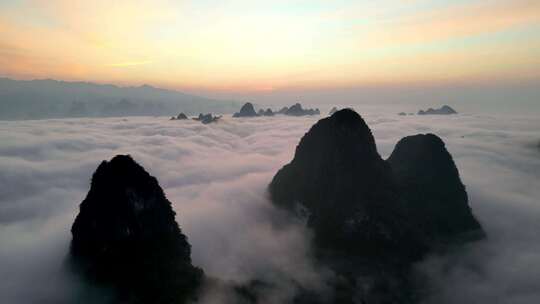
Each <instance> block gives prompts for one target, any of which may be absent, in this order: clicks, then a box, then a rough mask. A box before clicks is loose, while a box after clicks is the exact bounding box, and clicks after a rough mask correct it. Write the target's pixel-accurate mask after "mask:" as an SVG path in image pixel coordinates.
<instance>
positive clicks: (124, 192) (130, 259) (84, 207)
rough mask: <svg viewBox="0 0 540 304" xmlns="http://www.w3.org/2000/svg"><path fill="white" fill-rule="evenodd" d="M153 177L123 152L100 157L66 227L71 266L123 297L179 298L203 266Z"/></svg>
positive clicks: (185, 296)
mask: <svg viewBox="0 0 540 304" xmlns="http://www.w3.org/2000/svg"><path fill="white" fill-rule="evenodd" d="M174 218H175V212H174V211H173V210H172V208H171V203H170V202H169V201H168V200H167V198H166V197H165V194H164V193H163V190H162V189H161V187H160V186H159V184H158V181H157V180H156V178H155V177H153V176H151V175H150V174H148V172H146V171H145V170H144V168H143V167H141V166H140V165H139V164H137V163H136V162H135V161H134V160H133V159H132V158H131V157H130V156H128V155H118V156H115V157H114V158H113V159H112V160H111V161H109V162H107V161H103V162H102V163H101V164H100V165H99V167H98V168H97V170H96V171H95V173H94V175H93V176H92V182H91V187H90V191H89V192H88V194H87V196H86V198H85V199H84V200H83V202H82V203H81V205H80V212H79V214H78V215H77V217H76V219H75V222H74V223H73V227H72V229H71V232H72V235H73V239H72V241H71V248H70V258H71V261H72V264H73V265H74V268H75V270H76V271H77V272H79V273H80V274H81V275H82V276H83V277H84V278H86V279H87V280H88V281H89V282H91V283H93V284H97V285H98V286H103V287H106V288H110V289H111V290H113V291H114V292H115V294H116V295H117V296H118V298H119V300H120V301H121V302H122V303H173V302H174V303H183V302H187V301H188V300H189V299H193V297H194V296H195V291H196V290H197V288H198V286H199V284H200V282H201V280H202V278H203V272H202V270H200V269H199V268H196V267H194V266H193V265H192V264H191V256H190V254H191V253H190V252H191V247H190V245H189V243H188V241H187V238H186V236H185V235H184V234H183V233H182V231H181V230H180V228H179V226H178V224H177V223H176V221H175V219H174Z"/></svg>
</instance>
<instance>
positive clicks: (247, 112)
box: [233, 102, 258, 117]
mask: <svg viewBox="0 0 540 304" xmlns="http://www.w3.org/2000/svg"><path fill="white" fill-rule="evenodd" d="M255 116H258V115H257V112H255V108H254V107H253V104H252V103H251V102H246V103H245V104H244V105H243V106H242V108H240V112H236V113H234V114H233V117H255Z"/></svg>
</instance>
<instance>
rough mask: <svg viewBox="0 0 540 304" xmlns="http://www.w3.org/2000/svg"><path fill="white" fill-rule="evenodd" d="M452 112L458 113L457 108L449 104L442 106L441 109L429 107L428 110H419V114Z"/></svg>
mask: <svg viewBox="0 0 540 304" xmlns="http://www.w3.org/2000/svg"><path fill="white" fill-rule="evenodd" d="M450 114H457V112H456V110H454V109H452V108H451V107H450V106H448V105H444V106H442V107H440V108H439V109H433V108H429V109H427V110H425V111H424V110H420V111H418V115H450Z"/></svg>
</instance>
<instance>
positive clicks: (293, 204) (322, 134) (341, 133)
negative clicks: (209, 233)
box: [269, 109, 418, 259]
mask: <svg viewBox="0 0 540 304" xmlns="http://www.w3.org/2000/svg"><path fill="white" fill-rule="evenodd" d="M269 192H270V196H271V199H272V201H273V202H274V203H275V204H277V205H279V206H281V207H284V208H286V209H289V210H292V211H294V212H297V213H298V214H300V215H301V216H305V217H306V219H307V224H308V226H310V227H311V228H313V230H314V232H315V241H316V243H317V247H319V248H323V249H329V250H339V251H344V252H350V253H353V252H356V253H362V255H364V256H377V257H378V258H380V259H384V258H385V257H387V256H388V254H389V253H395V252H396V251H403V252H401V256H403V257H405V258H406V259H408V258H412V257H414V256H416V255H417V254H418V252H416V251H417V249H415V248H413V247H415V246H408V245H407V244H411V245H412V244H416V243H417V241H415V240H413V238H414V235H413V234H412V233H409V234H406V232H408V230H409V229H412V227H411V224H410V223H408V222H407V218H406V216H405V215H404V214H405V207H404V206H403V205H402V204H401V201H400V200H399V193H398V189H397V186H396V185H395V184H394V181H393V177H392V171H391V168H390V166H389V165H388V164H387V163H386V162H385V161H384V160H383V159H382V158H381V157H380V156H379V154H378V152H377V148H376V146H375V140H374V138H373V136H372V134H371V131H370V129H369V128H368V126H367V125H366V123H365V122H364V120H363V119H362V118H361V117H360V115H358V114H357V113H356V112H354V111H353V110H349V109H345V110H341V111H338V112H336V113H335V114H334V115H332V116H331V117H328V118H324V119H321V120H319V122H317V123H316V124H315V125H314V126H313V127H312V128H311V129H310V130H309V132H308V133H306V134H305V135H304V137H303V138H302V139H301V141H300V143H299V144H298V146H297V148H296V153H295V156H294V159H293V160H292V161H291V162H290V163H289V164H287V165H285V166H284V167H283V168H282V169H281V170H279V171H278V173H277V174H276V175H275V176H274V178H273V180H272V182H271V183H270V186H269Z"/></svg>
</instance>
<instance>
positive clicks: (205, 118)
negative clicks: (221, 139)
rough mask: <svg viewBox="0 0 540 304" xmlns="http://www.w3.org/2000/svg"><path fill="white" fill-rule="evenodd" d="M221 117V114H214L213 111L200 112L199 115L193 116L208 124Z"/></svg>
mask: <svg viewBox="0 0 540 304" xmlns="http://www.w3.org/2000/svg"><path fill="white" fill-rule="evenodd" d="M220 118H221V116H213V115H212V113H208V114H202V113H199V116H197V117H195V118H193V120H197V121H200V122H201V123H203V124H205V125H207V124H209V123H213V122H217V121H218V120H219V119H220Z"/></svg>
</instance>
